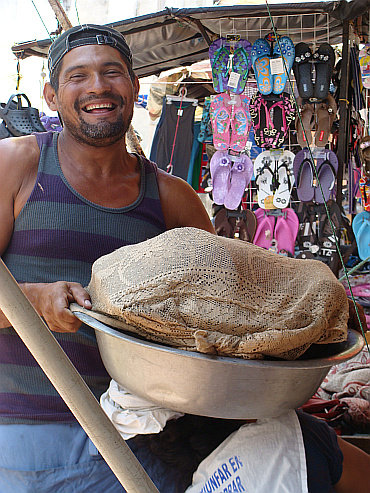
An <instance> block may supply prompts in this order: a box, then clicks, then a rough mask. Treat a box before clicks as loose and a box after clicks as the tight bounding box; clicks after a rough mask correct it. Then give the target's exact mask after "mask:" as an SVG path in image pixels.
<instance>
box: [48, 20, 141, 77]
mask: <svg viewBox="0 0 370 493" xmlns="http://www.w3.org/2000/svg"><path fill="white" fill-rule="evenodd" d="M86 45H109V46H112V48H115V49H116V50H118V51H119V52H120V53H121V55H122V56H123V57H124V58H125V60H126V61H127V63H128V64H129V65H130V66H132V53H131V50H130V48H129V46H128V44H127V43H126V40H125V38H124V37H123V36H122V34H121V33H119V32H118V31H116V30H115V29H113V28H111V27H107V26H98V25H95V24H84V25H81V26H74V27H72V28H71V29H68V30H67V31H65V32H64V33H62V34H61V35H60V36H59V37H58V38H57V39H56V40H55V41H54V42H53V43H52V45H51V46H50V48H49V53H48V67H49V72H50V74H52V72H53V71H54V69H55V67H56V66H57V65H58V63H59V62H60V60H61V59H62V58H63V57H64V55H65V54H66V53H68V52H69V51H71V50H72V49H73V48H78V47H79V46H86Z"/></svg>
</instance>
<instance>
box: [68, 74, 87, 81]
mask: <svg viewBox="0 0 370 493" xmlns="http://www.w3.org/2000/svg"><path fill="white" fill-rule="evenodd" d="M83 77H84V74H73V75H71V76H70V79H73V80H76V79H82V78H83Z"/></svg>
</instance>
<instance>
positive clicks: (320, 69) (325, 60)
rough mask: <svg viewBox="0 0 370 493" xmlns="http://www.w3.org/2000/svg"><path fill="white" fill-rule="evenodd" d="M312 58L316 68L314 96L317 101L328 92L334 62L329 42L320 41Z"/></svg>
mask: <svg viewBox="0 0 370 493" xmlns="http://www.w3.org/2000/svg"><path fill="white" fill-rule="evenodd" d="M313 60H314V62H315V69H316V77H315V87H314V98H316V100H317V101H322V100H323V99H325V98H327V97H328V94H329V87H330V82H331V76H332V74H333V68H334V63H335V51H334V50H333V48H332V47H331V46H330V44H329V43H322V44H321V45H320V47H319V48H318V49H317V50H316V51H315V53H314V55H313Z"/></svg>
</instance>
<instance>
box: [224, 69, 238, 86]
mask: <svg viewBox="0 0 370 493" xmlns="http://www.w3.org/2000/svg"><path fill="white" fill-rule="evenodd" d="M239 79H240V74H238V73H237V72H231V73H230V77H229V81H228V83H227V85H228V86H229V87H232V88H234V89H235V88H237V87H238V84H239Z"/></svg>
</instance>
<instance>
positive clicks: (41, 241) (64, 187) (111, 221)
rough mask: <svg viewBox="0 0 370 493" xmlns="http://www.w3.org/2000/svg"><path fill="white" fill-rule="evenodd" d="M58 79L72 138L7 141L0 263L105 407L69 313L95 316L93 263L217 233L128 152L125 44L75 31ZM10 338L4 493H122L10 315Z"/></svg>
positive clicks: (1, 393) (3, 402)
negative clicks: (199, 232)
mask: <svg viewBox="0 0 370 493" xmlns="http://www.w3.org/2000/svg"><path fill="white" fill-rule="evenodd" d="M49 71H50V83H47V84H46V86H45V90H44V96H45V100H46V102H47V104H48V106H49V108H50V109H51V110H53V111H57V112H58V113H59V116H60V119H61V121H62V122H63V130H62V132H61V133H60V134H58V133H53V132H45V133H40V134H35V135H30V136H26V137H19V138H9V139H4V140H2V141H1V142H0V174H1V176H2V179H1V180H0V254H1V256H2V259H3V260H4V262H5V263H6V265H7V266H8V268H9V269H10V271H11V272H12V274H13V275H14V277H15V278H16V279H17V281H18V282H19V284H20V286H21V288H22V289H23V290H24V292H25V293H26V295H27V296H28V298H29V299H30V301H31V302H32V303H33V305H34V306H35V308H36V310H37V311H38V313H39V314H40V315H41V316H42V317H43V318H44V319H45V321H46V323H47V324H48V326H49V328H50V329H51V330H52V331H54V333H55V336H56V338H57V339H58V341H59V342H60V344H61V345H62V347H63V349H64V350H65V351H66V353H67V354H68V356H69V357H70V359H71V360H72V362H73V363H74V365H75V366H76V368H77V369H78V371H79V372H80V374H81V375H82V376H83V378H84V379H85V381H86V382H87V384H88V385H89V387H90V388H91V390H92V392H93V393H94V394H95V396H96V397H97V398H99V397H100V395H101V394H102V392H103V391H105V390H106V389H107V387H108V385H109V381H110V378H109V376H108V374H107V373H106V371H105V369H104V367H103V364H102V362H101V359H100V355H99V351H98V348H97V343H96V339H95V335H94V331H93V330H92V329H91V328H89V327H87V326H85V325H82V326H81V323H80V322H79V321H78V320H77V319H76V318H75V316H74V315H73V314H72V312H71V311H70V310H69V304H70V303H71V302H77V303H79V304H80V305H82V306H85V307H87V308H90V307H91V303H90V299H89V295H88V293H87V292H86V291H85V289H84V288H83V286H86V285H87V283H88V282H89V280H90V275H91V265H92V263H93V262H94V261H95V260H96V259H97V258H98V257H101V256H102V255H105V254H107V253H110V252H112V251H113V250H115V249H116V248H119V247H121V246H124V245H128V244H133V243H138V242H141V241H144V240H146V239H148V238H151V237H153V236H156V235H158V234H160V233H162V232H164V231H165V230H167V229H171V228H176V227H182V226H193V227H197V228H201V229H204V230H207V231H210V232H213V227H212V224H211V222H210V219H209V217H208V214H207V212H206V210H205V209H204V207H203V205H202V203H201V201H200V199H199V197H198V195H197V194H196V193H195V191H194V190H193V189H192V188H191V187H190V186H189V185H188V184H187V183H186V182H185V181H183V180H181V179H179V178H177V177H174V176H172V175H169V174H167V173H165V172H163V171H162V170H159V169H158V168H157V166H156V165H155V164H154V163H151V162H150V161H148V160H146V159H144V158H142V157H139V156H137V155H135V154H130V153H129V152H128V150H127V148H126V141H125V134H126V132H127V129H128V128H129V125H130V122H131V119H132V115H133V108H134V102H135V100H136V99H137V96H138V91H139V82H138V79H137V77H136V76H135V75H134V72H133V70H132V55H131V51H130V49H129V47H128V45H127V44H126V41H125V39H124V38H123V36H121V35H120V34H119V33H118V32H117V31H115V30H114V29H110V28H107V27H103V26H95V25H85V26H76V27H73V28H72V29H70V30H68V31H66V32H65V33H63V34H62V35H61V36H60V37H59V38H57V39H56V41H54V43H53V44H52V46H51V48H50V51H49ZM0 328H1V330H0V371H1V378H0V493H8V492H12V493H14V492H17V493H23V492H31V491H32V492H36V491H37V492H38V493H46V492H47V493H48V492H50V493H51V492H52V493H58V492H61V493H70V492H87V491H89V492H91V493H94V492H96V493H101V492H102V491H104V492H105V493H109V492H120V491H123V488H122V487H121V486H120V485H119V484H118V481H117V480H116V478H115V477H114V475H113V474H112V472H111V471H110V469H109V468H108V466H107V465H106V464H105V462H104V461H103V460H102V458H101V456H100V455H99V454H98V453H97V451H96V449H94V447H93V446H92V444H91V443H90V441H89V439H88V437H87V436H86V434H85V433H84V431H83V430H82V428H81V427H80V426H79V425H78V423H77V422H76V420H75V418H74V416H73V415H72V413H71V412H70V411H69V409H68V408H67V406H66V405H65V404H64V402H63V401H62V399H61V398H60V396H59V395H58V394H57V392H56V390H55V389H54V388H53V386H52V385H51V383H50V382H49V381H48V379H47V378H46V376H45V375H44V373H43V371H42V370H41V368H40V367H39V366H38V364H37V363H36V361H35V360H34V359H33V357H32V356H31V355H30V353H29V352H28V350H27V349H26V348H25V346H24V345H23V342H22V341H21V340H20V338H19V337H18V335H17V334H16V332H15V331H14V329H13V328H12V327H10V324H9V322H8V321H7V319H6V318H5V316H4V315H3V314H2V313H1V312H0ZM128 444H129V445H130V446H131V447H132V448H133V450H134V451H135V453H136V454H137V456H138V457H139V459H141V460H143V457H145V456H147V452H146V451H145V450H143V449H142V448H140V447H138V446H137V445H136V442H135V438H133V439H131V440H129V441H128ZM145 454H146V455H145ZM146 469H147V470H148V473H151V472H152V477H153V480H154V481H155V482H156V484H157V486H158V488H159V489H160V491H161V492H162V493H164V492H165V491H167V489H166V488H170V487H171V484H175V476H176V472H174V471H173V470H171V469H170V468H165V467H164V466H163V465H162V463H160V462H158V463H157V462H155V461H154V463H153V464H152V466H150V464H149V465H148V464H146ZM153 471H155V472H153ZM171 475H172V476H171ZM171 477H172V479H171ZM166 485H170V486H166Z"/></svg>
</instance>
